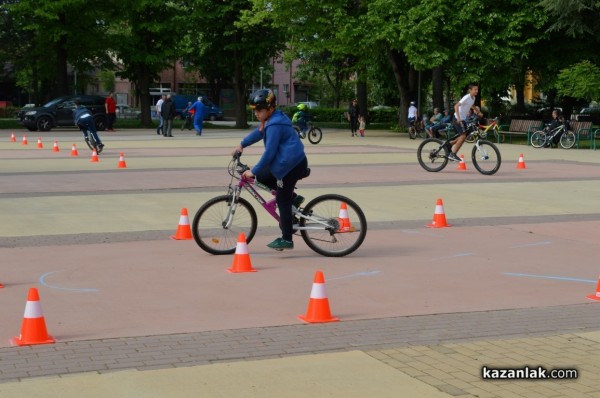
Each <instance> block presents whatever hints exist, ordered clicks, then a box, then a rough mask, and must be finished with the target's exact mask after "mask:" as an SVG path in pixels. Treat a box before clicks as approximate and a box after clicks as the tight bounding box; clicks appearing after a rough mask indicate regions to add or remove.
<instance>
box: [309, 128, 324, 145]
mask: <svg viewBox="0 0 600 398" xmlns="http://www.w3.org/2000/svg"><path fill="white" fill-rule="evenodd" d="M321 139H323V132H322V131H321V129H320V128H318V127H313V128H311V129H310V131H309V132H308V140H309V141H310V143H311V144H315V145H316V144H318V143H319V142H321Z"/></svg>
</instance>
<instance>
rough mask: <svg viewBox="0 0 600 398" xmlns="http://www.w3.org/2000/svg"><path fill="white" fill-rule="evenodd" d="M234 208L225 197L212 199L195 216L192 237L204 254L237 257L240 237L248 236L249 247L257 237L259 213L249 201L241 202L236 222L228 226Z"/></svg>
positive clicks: (239, 201) (233, 220)
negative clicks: (232, 255)
mask: <svg viewBox="0 0 600 398" xmlns="http://www.w3.org/2000/svg"><path fill="white" fill-rule="evenodd" d="M230 207H231V196H229V195H222V196H217V197H215V198H212V199H210V200H209V201H208V202H206V203H205V204H203V205H202V206H201V207H200V209H198V211H197V212H196V215H195V216H194V221H193V222H192V235H193V236H194V240H195V241H196V243H197V244H198V246H200V247H201V248H202V250H204V251H206V252H208V253H210V254H216V255H219V254H232V253H235V248H236V246H237V241H238V236H239V234H240V233H243V234H244V235H246V243H250V241H251V240H252V238H253V237H254V234H255V233H256V228H257V225H258V223H257V220H256V211H255V210H254V208H253V207H252V205H251V204H250V203H248V201H247V200H245V199H243V198H238V203H237V205H236V209H235V214H232V215H231V217H232V222H231V225H229V227H226V226H225V223H226V218H227V216H228V214H229V210H230Z"/></svg>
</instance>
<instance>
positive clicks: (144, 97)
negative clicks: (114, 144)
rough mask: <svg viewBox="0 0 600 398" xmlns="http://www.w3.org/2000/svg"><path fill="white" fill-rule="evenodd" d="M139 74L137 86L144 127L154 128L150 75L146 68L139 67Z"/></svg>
mask: <svg viewBox="0 0 600 398" xmlns="http://www.w3.org/2000/svg"><path fill="white" fill-rule="evenodd" d="M137 70H138V73H137V80H136V82H135V86H136V87H137V89H138V94H139V98H140V109H141V111H142V115H141V116H142V126H143V127H146V128H150V127H153V124H152V114H151V107H152V105H154V104H152V99H151V98H150V81H151V80H152V79H151V78H150V73H149V71H148V69H147V68H146V67H144V66H143V65H139V66H138V68H137Z"/></svg>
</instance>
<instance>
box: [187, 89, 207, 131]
mask: <svg viewBox="0 0 600 398" xmlns="http://www.w3.org/2000/svg"><path fill="white" fill-rule="evenodd" d="M192 109H193V110H194V130H196V135H199V136H200V135H202V128H203V127H204V104H203V103H202V97H198V101H196V102H194V103H193V104H192V106H191V108H190V109H189V111H191V110H192Z"/></svg>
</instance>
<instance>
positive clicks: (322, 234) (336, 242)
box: [192, 154, 367, 257]
mask: <svg viewBox="0 0 600 398" xmlns="http://www.w3.org/2000/svg"><path fill="white" fill-rule="evenodd" d="M240 156H241V154H236V155H235V156H233V159H232V160H231V161H230V162H229V167H228V171H229V175H230V176H231V181H230V183H229V188H228V190H227V194H225V195H221V196H217V197H215V198H212V199H210V200H209V201H207V202H206V203H205V204H203V205H202V206H201V207H200V209H198V211H197V212H196V215H195V216H194V220H193V222H192V234H193V236H194V240H195V241H196V243H197V244H198V246H200V247H201V248H202V249H203V250H204V251H206V252H208V253H211V254H216V255H219V254H232V253H234V252H235V248H236V246H237V240H238V236H239V234H240V233H244V234H245V236H246V242H247V243H250V241H252V238H254V235H255V234H256V231H257V228H258V221H257V217H256V211H255V210H254V207H252V205H251V204H250V202H248V201H247V200H246V199H244V198H242V197H241V194H242V190H245V191H248V192H249V193H250V195H251V196H252V197H253V198H254V199H256V201H257V202H258V203H260V205H261V206H262V207H263V208H264V209H265V210H266V211H267V213H269V214H270V215H271V217H273V218H274V219H275V220H277V221H278V222H279V214H278V213H277V204H276V203H275V198H272V199H269V200H266V199H264V198H263V197H262V196H261V194H260V193H259V191H258V189H257V187H260V188H261V189H264V190H266V191H268V192H269V193H270V194H271V195H274V194H275V191H271V189H270V188H269V187H266V186H264V185H262V184H260V183H258V182H255V181H254V179H253V178H252V179H246V178H245V177H242V173H243V172H244V171H245V170H247V169H248V166H246V165H245V164H243V163H241V162H240ZM309 174H310V170H309V172H308V173H307V175H306V177H308V175H309ZM306 177H305V178H306ZM292 210H293V215H294V231H295V234H298V233H300V235H301V236H302V239H303V240H304V242H306V244H307V245H308V247H310V248H311V249H312V250H313V251H315V252H316V253H318V254H320V255H323V256H328V257H342V256H346V255H348V254H350V253H352V252H354V251H355V250H356V249H358V248H359V247H360V245H361V244H362V243H363V241H364V240H365V236H366V235H367V220H366V218H365V215H364V213H363V211H362V210H361V208H360V207H359V206H358V205H357V204H356V203H355V202H354V201H353V200H351V199H349V198H347V197H345V196H342V195H337V194H326V195H321V196H318V197H316V198H314V199H313V200H311V201H310V202H309V203H308V204H307V205H306V206H305V207H304V208H296V207H295V206H294V207H293V208H292Z"/></svg>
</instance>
